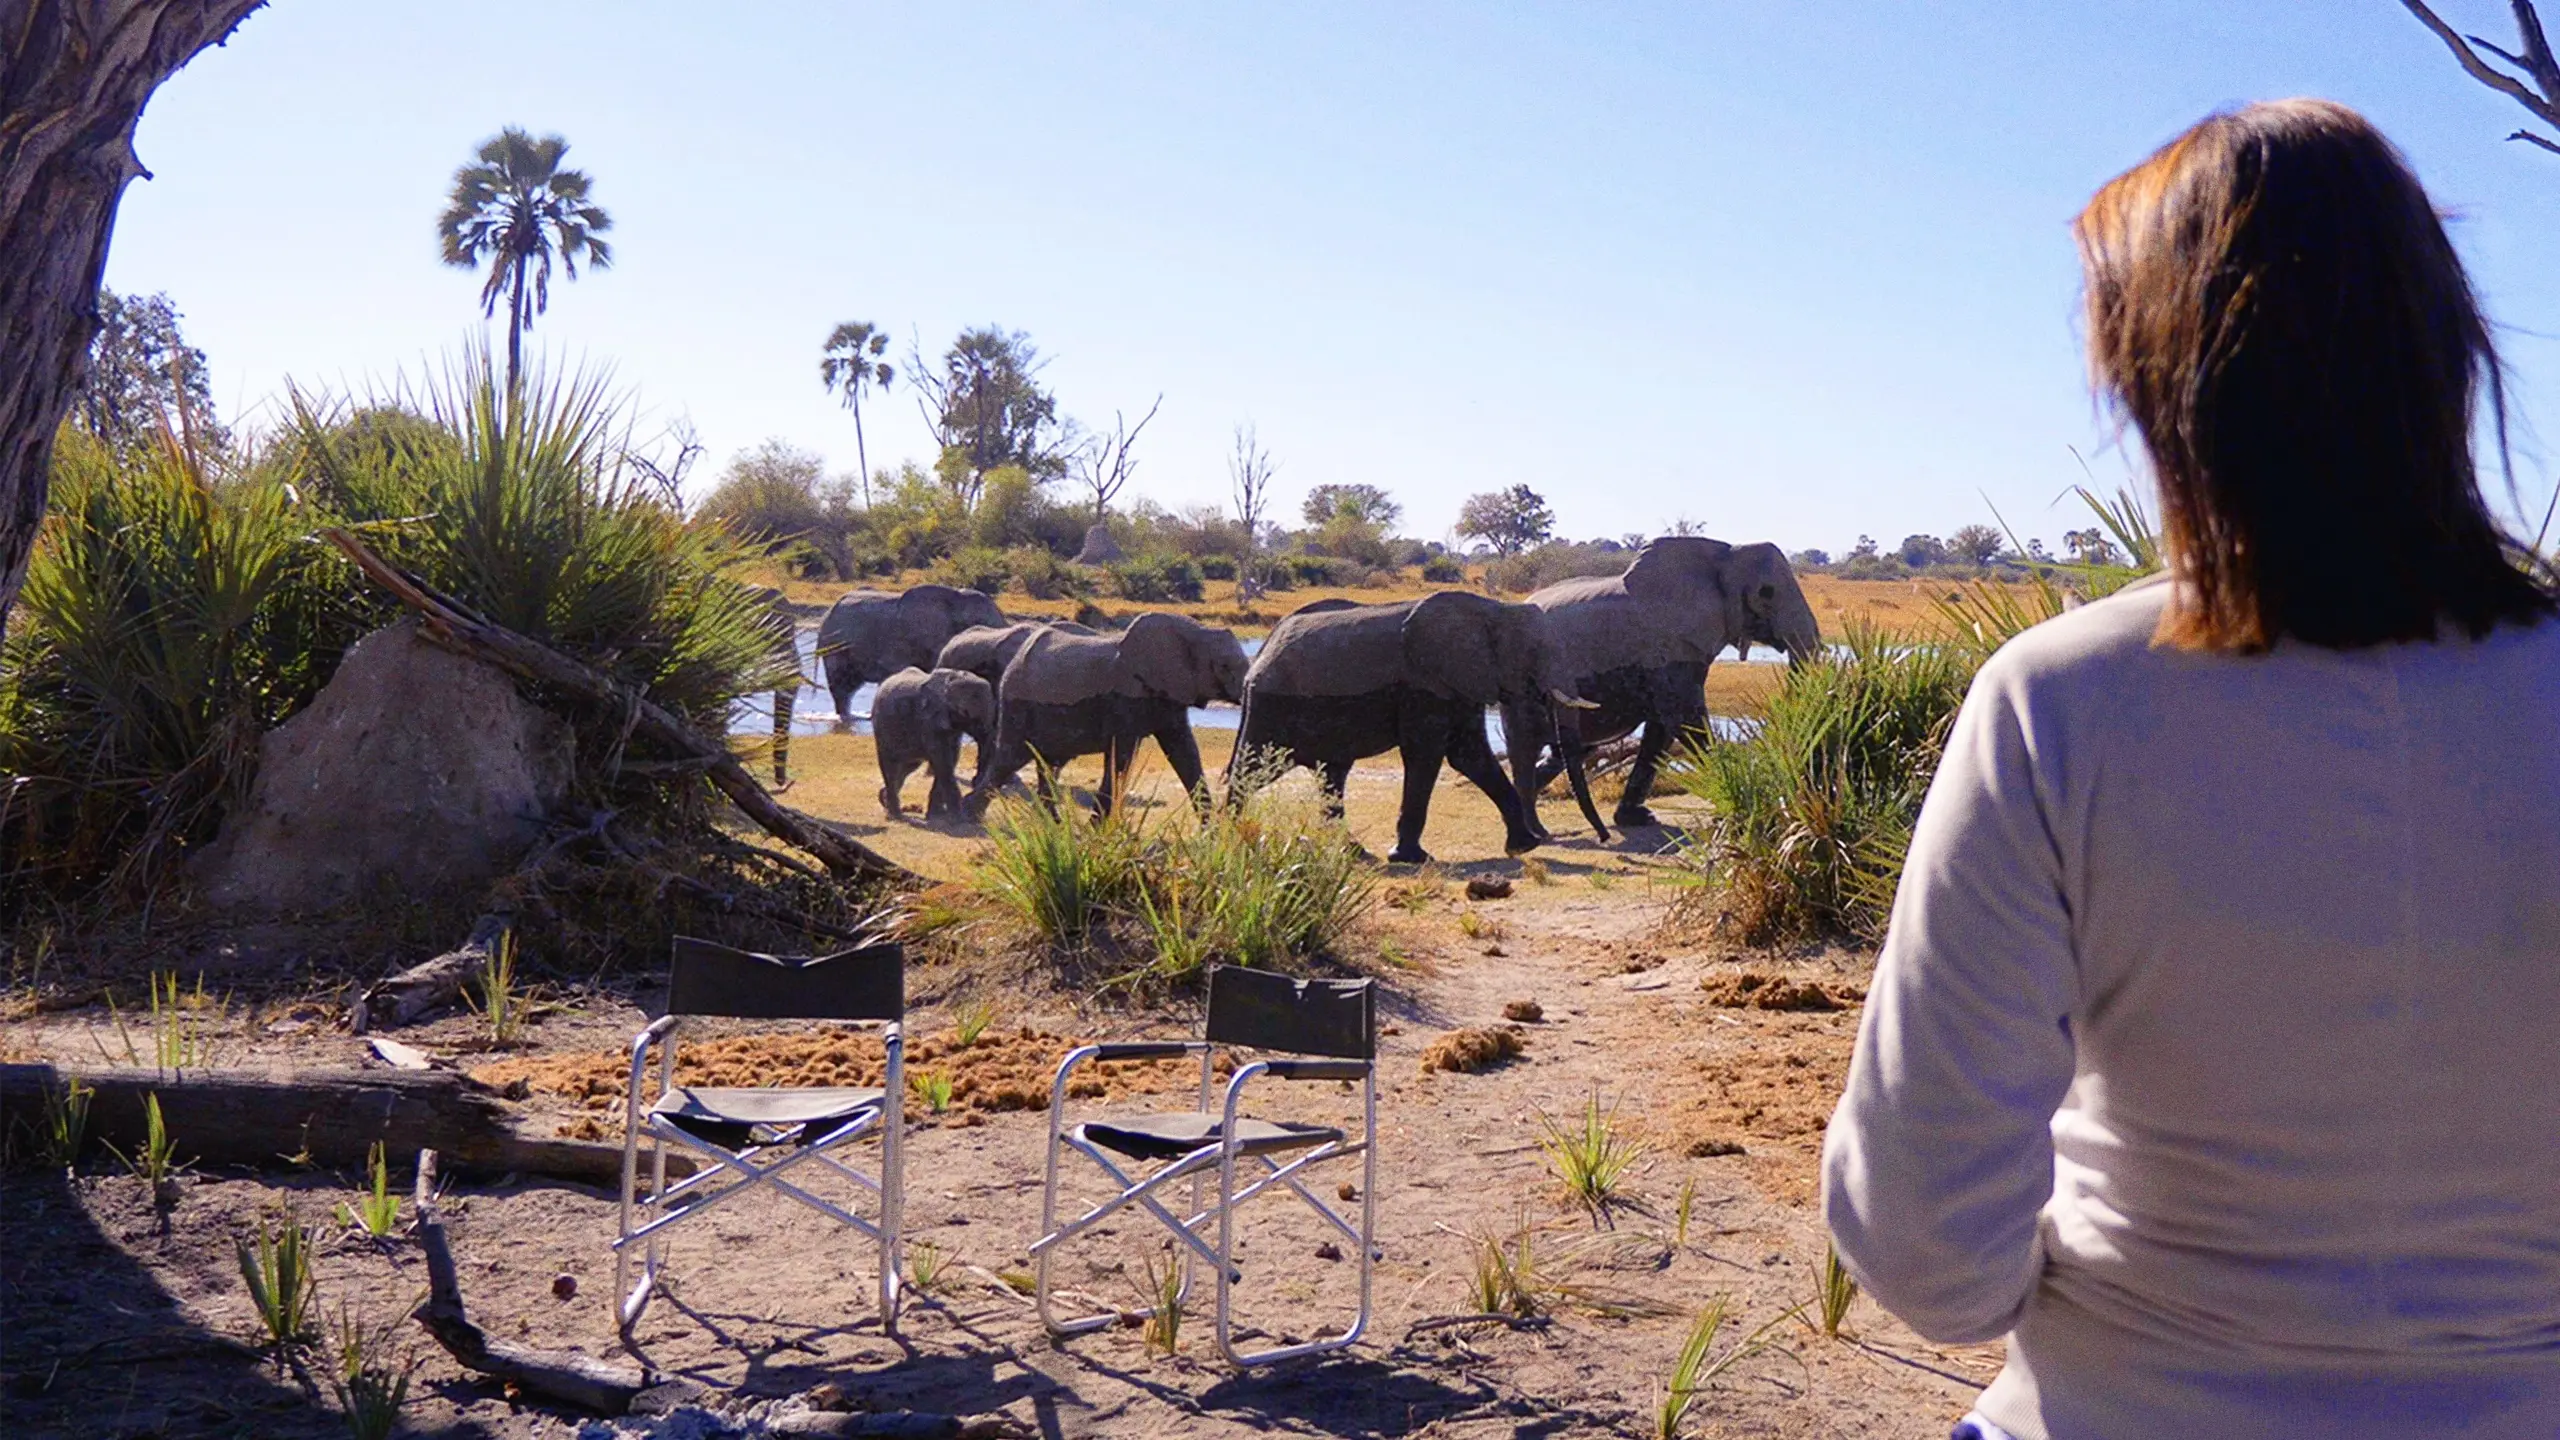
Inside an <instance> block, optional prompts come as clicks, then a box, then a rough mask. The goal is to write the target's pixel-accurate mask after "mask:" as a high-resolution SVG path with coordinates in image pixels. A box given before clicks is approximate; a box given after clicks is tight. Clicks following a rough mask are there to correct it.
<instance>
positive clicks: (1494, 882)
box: [1467, 875, 1511, 900]
mask: <svg viewBox="0 0 2560 1440" xmlns="http://www.w3.org/2000/svg"><path fill="white" fill-rule="evenodd" d="M1467 898H1468V899H1470V900H1508V899H1510V898H1511V881H1510V879H1509V878H1508V877H1506V876H1501V875H1478V876H1476V877H1474V878H1473V879H1470V880H1469V881H1467Z"/></svg>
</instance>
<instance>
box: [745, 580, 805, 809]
mask: <svg viewBox="0 0 2560 1440" xmlns="http://www.w3.org/2000/svg"><path fill="white" fill-rule="evenodd" d="M746 588H747V593H748V594H749V595H751V596H753V597H755V599H756V600H757V601H759V602H761V603H762V604H763V606H764V610H765V613H764V615H763V617H762V618H763V620H764V622H765V624H766V626H767V627H768V629H769V630H770V632H771V634H772V636H773V663H774V664H775V665H776V666H778V667H781V671H782V673H784V674H787V675H788V676H789V677H790V678H788V679H786V680H782V681H781V682H779V683H777V684H776V685H775V686H774V687H773V785H774V788H775V789H777V790H781V789H787V788H788V787H789V786H790V784H791V707H792V706H793V705H795V704H797V703H798V701H799V699H800V618H799V616H798V615H797V614H795V613H794V612H793V611H792V609H791V602H790V601H789V600H787V599H785V598H783V594H782V592H781V591H779V590H776V589H775V588H773V587H772V586H770V585H750V586H748V587H746Z"/></svg>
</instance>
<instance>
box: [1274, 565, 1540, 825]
mask: <svg viewBox="0 0 2560 1440" xmlns="http://www.w3.org/2000/svg"><path fill="white" fill-rule="evenodd" d="M1563 668H1564V667H1563V666H1562V665H1561V664H1560V663H1559V659H1558V657H1557V654H1556V651H1555V646H1554V642H1553V640H1552V639H1551V638H1550V637H1549V635H1548V633H1547V625H1546V613H1545V612H1544V611H1542V610H1540V609H1538V608H1537V607H1536V606H1534V605H1508V604H1504V603H1503V602H1501V601H1499V600H1494V599H1491V598H1489V597H1487V596H1483V595H1478V594H1475V593H1473V592H1471V591H1464V590H1445V591H1442V592H1440V593H1439V594H1436V595H1432V596H1429V597H1428V598H1425V599H1422V600H1409V601H1404V602H1402V603H1399V604H1393V605H1352V604H1347V603H1344V602H1340V601H1320V602H1318V603H1316V604H1313V605H1309V606H1306V607H1304V608H1303V609H1300V610H1297V611H1294V612H1292V613H1291V614H1290V615H1289V616H1287V617H1286V618H1285V619H1283V620H1282V621H1281V622H1280V623H1279V624H1278V625H1277V626H1275V627H1273V629H1272V631H1271V638H1270V639H1268V640H1266V641H1264V642H1263V646H1262V653H1261V654H1259V655H1257V656H1255V657H1254V662H1253V668H1252V670H1251V671H1249V672H1247V674H1246V676H1245V686H1244V692H1245V699H1244V720H1243V724H1242V726H1241V728H1240V729H1239V731H1238V732H1237V735H1236V750H1235V758H1234V759H1232V760H1230V761H1229V762H1228V766H1227V782H1228V784H1227V794H1228V799H1229V802H1230V803H1235V802H1236V801H1238V800H1239V799H1240V798H1241V791H1242V789H1243V788H1244V787H1247V786H1249V785H1250V784H1251V783H1252V782H1253V781H1254V780H1256V779H1260V778H1264V777H1262V776H1260V775H1257V774H1256V773H1255V770H1256V767H1257V766H1259V765H1261V764H1263V763H1264V762H1263V761H1262V760H1260V759H1259V758H1253V759H1249V758H1248V757H1249V756H1252V757H1258V756H1260V755H1268V754H1274V753H1276V754H1278V755H1279V756H1281V757H1283V758H1284V759H1285V761H1286V763H1288V764H1290V765H1305V766H1309V767H1311V768H1313V769H1314V770H1316V771H1317V772H1318V773H1319V774H1320V775H1321V776H1322V777H1323V779H1324V788H1325V793H1326V797H1327V801H1328V803H1329V806H1330V808H1331V810H1332V812H1333V813H1334V814H1335V815H1337V816H1338V815H1340V814H1341V813H1342V790H1343V785H1344V782H1345V781H1347V780H1348V779H1349V778H1350V775H1351V766H1352V763H1353V762H1354V761H1357V760H1360V759H1363V758H1365V757H1367V756H1371V755H1376V754H1380V753H1383V752H1385V751H1387V750H1395V751H1397V752H1399V754H1400V756H1401V758H1402V759H1403V762H1404V804H1403V806H1402V808H1401V809H1400V810H1399V811H1398V812H1397V815H1396V847H1395V849H1394V850H1393V851H1391V852H1389V854H1388V856H1387V858H1388V860H1390V861H1392V862H1395V863H1399V864H1420V863H1422V862H1424V861H1427V860H1429V859H1430V858H1431V857H1430V856H1429V855H1427V854H1425V853H1424V852H1423V849H1422V827H1423V823H1424V821H1426V820H1427V819H1428V818H1429V817H1430V811H1431V791H1432V788H1433V786H1435V785H1436V784H1438V783H1439V779H1440V762H1441V761H1442V760H1443V759H1444V758H1445V759H1446V760H1447V761H1448V762H1449V764H1451V765H1452V766H1454V767H1456V769H1457V771H1458V773H1459V774H1461V775H1464V776H1465V777H1467V779H1468V780H1470V781H1472V782H1474V784H1475V786H1476V788H1477V789H1479V790H1482V791H1483V792H1484V793H1485V795H1486V796H1487V797H1488V798H1490V799H1491V800H1492V801H1493V804H1494V808H1495V809H1497V810H1499V811H1501V812H1502V824H1503V832H1504V840H1503V848H1504V850H1505V851H1506V852H1509V853H1514V854H1516V853H1518V852H1520V851H1523V850H1528V849H1533V848H1535V847H1536V846H1537V844H1538V843H1539V838H1538V836H1537V835H1536V833H1535V832H1533V831H1532V830H1531V829H1530V828H1529V825H1528V822H1527V818H1526V811H1525V810H1524V808H1523V807H1522V805H1521V803H1520V796H1519V792H1518V791H1517V790H1516V789H1514V788H1513V786H1512V784H1511V782H1510V781H1509V780H1508V779H1507V778H1505V777H1504V775H1503V773H1502V767H1501V766H1500V765H1499V764H1498V763H1496V762H1495V760H1494V758H1493V746H1492V744H1491V742H1489V741H1488V740H1487V739H1486V738H1485V732H1484V712H1485V709H1486V707H1487V706H1491V705H1498V704H1505V703H1509V702H1516V701H1525V700H1530V699H1533V698H1534V699H1536V700H1538V701H1540V702H1542V703H1541V704H1540V705H1539V706H1538V707H1537V708H1536V710H1535V711H1534V712H1533V713H1536V714H1541V715H1544V714H1551V713H1553V712H1552V710H1550V709H1548V708H1547V707H1548V706H1549V705H1563V706H1567V707H1571V706H1577V705H1580V704H1582V703H1584V702H1583V701H1582V700H1581V699H1580V698H1579V697H1577V696H1575V695H1573V694H1572V693H1571V692H1570V691H1568V690H1567V689H1566V688H1565V680H1564V678H1563V675H1562V671H1563Z"/></svg>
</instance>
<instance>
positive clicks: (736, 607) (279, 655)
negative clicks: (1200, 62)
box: [0, 353, 790, 892]
mask: <svg viewBox="0 0 2560 1440" xmlns="http://www.w3.org/2000/svg"><path fill="white" fill-rule="evenodd" d="M629 416H630V410H629V408H628V406H627V405H625V404H624V403H622V402H621V401H619V400H618V399H616V398H615V397H613V396H612V395H610V394H609V393H607V391H606V390H605V388H604V387H603V385H602V384H601V383H600V382H599V381H597V380H595V379H593V378H591V377H585V376H569V377H566V378H561V379H549V378H546V377H545V376H543V375H542V374H540V373H539V372H528V373H527V374H526V375H525V376H524V378H523V384H522V388H521V390H520V391H519V392H518V394H517V395H516V398H515V399H514V400H513V401H512V402H510V401H509V400H508V399H507V398H506V395H505V393H504V391H503V390H502V389H501V381H500V379H499V376H498V374H497V372H496V369H495V367H494V366H493V365H492V364H491V362H490V360H489V358H488V357H487V356H486V355H485V354H483V353H474V354H472V355H470V356H468V357H467V358H465V359H464V360H463V361H462V362H460V363H459V364H457V365H456V366H454V367H453V368H452V369H450V370H449V371H447V372H446V373H445V374H444V376H443V377H441V379H440V380H438V381H436V382H433V383H431V384H430V385H428V386H427V387H426V389H425V391H424V393H423V395H422V396H418V397H414V398H413V397H412V396H410V395H408V394H406V393H402V394H398V395H395V396H392V397H390V398H389V399H388V400H379V401H376V402H373V403H369V404H365V405H362V406H357V405H350V404H344V403H331V402H326V401H315V400H312V399H310V398H308V397H303V396H296V397H294V402H293V405H292V416H291V420H290V422H289V424H288V426H287V427H286V429H285V431H284V433H283V434H282V435H281V436H279V437H278V438H277V439H276V441H275V442H274V443H273V444H271V445H270V446H268V447H267V449H266V450H265V451H264V452H263V453H255V452H252V453H247V454H245V455H235V457H234V458H233V459H232V461H231V462H230V464H229V468H227V469H225V468H220V467H217V466H216V465H215V464H214V463H213V462H211V461H209V460H208V459H206V458H205V457H203V456H201V455H196V454H190V453H188V452H187V451H186V450H185V449H183V448H182V447H181V446H180V445H179V444H177V443H176V442H175V441H174V440H171V441H170V442H169V443H167V444H165V445H163V446H162V447H160V448H159V449H157V450H154V451H150V452H148V453H142V454H138V455H118V454H115V453H111V452H109V451H107V450H106V449H104V448H103V447H101V446H99V445H97V444H95V443H94V442H92V441H90V440H88V439H87V438H86V437H84V436H81V435H79V434H77V433H76V432H71V431H66V432H65V433H64V435H63V436H62V439H61V441H60V442H59V444H58V445H57V448H56V451H55V455H56V459H55V462H54V465H55V470H54V479H53V483H54V487H55V488H54V494H55V497H56V503H55V508H54V512H53V513H52V514H51V515H50V516H49V517H48V519H47V521H46V526H45V530H44V532H43V534H42V536H41V537H40V539H39V542H38V546H37V550H36V554H35V557H34V560H33V562H32V564H31V566H30V568H29V572H28V579H27V585H26V590H25V594H24V599H23V601H22V609H21V615H22V616H23V617H24V618H23V620H22V621H21V623H19V624H16V625H14V626H12V627H11V631H10V634H9V636H8V640H7V651H6V654H5V657H0V658H5V663H0V772H6V773H8V774H10V775H13V776H17V777H23V783H21V784H19V785H17V786H15V787H13V788H12V789H11V790H10V791H9V792H8V794H7V797H6V802H5V804H0V866H5V867H6V868H7V870H8V871H9V872H11V874H12V876H13V877H14V878H19V879H31V880H34V881H36V882H38V883H41V884H45V885H47V886H49V887H51V888H54V889H56V890H58V891H69V892H77V891H84V890H87V889H89V888H91V887H93V886H95V885H97V884H98V883H100V882H101V881H113V880H115V879H117V878H119V877H128V876H140V877H145V878H147V877H148V876H149V875H151V874H154V873H157V871H158V870H159V869H160V868H161V867H162V866H163V865H164V864H165V862H166V861H168V860H170V859H172V858H174V857H175V856H176V855H177V854H179V853H181V852H183V851H184V850H185V849H186V848H187V847H189V846H191V845H195V844H197V843H200V842H201V841H203V840H206V839H209V838H210V837H211V836H212V834H213V833H214V832H215V830H216V829H217V828H218V826H219V823H220V819H221V815H222V813H223V811H224V809H225V808H226V806H228V805H229V804H231V803H232V802H234V801H235V800H237V799H238V798H239V797H240V796H241V795H242V794H244V793H245V791H246V787H247V785H248V783H249V781H250V780H251V778H252V777H253V772H254V766H255V762H256V758H257V741H258V737H259V736H260V734H261V733H263V732H264V731H266V730H268V729H270V728H273V727H274V726H276V725H278V724H281V723H282V722H283V721H285V720H286V719H289V718H290V717H291V716H292V715H293V714H294V713H295V712H296V711H298V710H300V709H301V708H302V706H304V705H305V704H307V703H308V702H309V701H310V699H311V698H312V696H313V695H314V694H316V693H317V692H318V691H319V689H320V687H321V686H323V685H325V684H326V683H327V682H328V679H329V677H330V676H331V675H332V674H333V673H335V671H336V668H337V664H338V660H339V657H340V656H341V655H342V654H343V653H344V651H345V650H346V648H347V646H348V645H350V644H352V643H353V642H354V641H355V640H356V639H357V638H358V637H360V636H362V635H363V634H364V633H366V632H367V631H369V630H371V629H373V628H375V627H377V626H379V625H381V624H383V623H384V622H386V621H388V620H390V619H392V618H394V617H395V616H396V615H397V614H398V610H397V607H396V606H395V605H394V604H393V603H392V602H391V601H390V600H389V599H388V598H387V597H385V596H383V595H381V594H380V593H379V592H378V591H377V590H375V589H374V588H373V587H372V586H371V585H370V584H369V583H368V582H366V581H365V580H364V579H363V578H362V577H361V576H360V575H359V574H358V573H357V572H356V571H355V569H354V568H353V567H352V566H350V565H348V564H347V563H345V562H344V561H343V560H342V559H340V558H339V557H338V555H337V554H336V552H335V551H334V550H332V549H331V548H330V547H328V546H326V545H324V544H321V543H319V542H318V541H317V540H316V538H315V536H316V534H317V532H318V531H319V530H321V529H322V528H323V527H325V526H330V525H344V526H348V527H349V528H351V529H353V530H354V531H356V532H357V533H358V534H360V535H362V536H363V537H364V538H365V539H366V541H367V543H369V544H371V545H372V546H373V547H374V548H375V549H376V550H377V551H378V552H379V553H381V554H382V555H383V556H384V557H385V558H386V559H388V560H389V561H390V562H391V563H392V564H394V565H397V566H399V567H401V568H402V569H404V570H407V571H409V572H410V573H411V574H414V575H416V576H417V577H419V578H420V579H421V580H423V581H425V582H426V584H427V585H429V586H430V587H432V588H434V589H435V590H438V591H440V592H442V593H443V594H445V595H447V596H449V597H451V598H452V599H454V600H456V601H458V602H460V603H461V604H462V605H464V606H466V607H468V608H470V609H472V610H475V611H477V612H479V613H480V614H481V615H483V616H485V617H486V618H488V619H490V620H494V621H496V622H497V623H499V624H502V625H505V626H507V627H509V628H510V629H514V630H517V631H519V632H521V633H523V634H526V635H529V636H532V637H533V638H535V639H537V640H540V641H543V642H544V643H547V644H549V645H552V646H554V647H556V648H558V649H560V650H562V651H564V652H566V653H568V654H571V655H574V656H576V657H578V658H579V659H582V660H584V661H586V662H587V663H588V664H590V665H593V666H595V667H596V668H598V669H601V670H603V671H605V672H606V673H608V674H611V675H612V676H614V678H616V679H617V680H620V681H621V682H622V683H624V684H625V685H627V686H629V687H631V688H632V689H634V690H637V691H640V692H641V693H644V694H646V695H648V696H649V697H650V698H651V699H652V700H653V701H655V702H656V703H658V704H659V705H662V706H664V707H666V708H667V709H669V710H672V711H675V712H676V713H678V714H679V715H681V716H683V717H684V718H685V719H687V720H689V721H690V722H692V723H693V724H694V725H695V726H696V727H697V728H701V729H705V730H709V731H712V732H713V733H718V732H719V731H720V730H722V729H724V728H725V722H726V716H727V711H728V707H729V705H730V702H731V701H732V700H733V699H735V698H736V697H738V696H740V695H744V694H749V693H753V692H756V691H760V690H766V689H770V688H772V687H773V686H774V684H776V683H777V682H778V681H780V680H782V679H783V678H784V677H785V675H786V673H787V671H786V668H785V667H786V666H788V665H789V664H790V662H789V661H787V660H785V659H784V658H783V657H781V656H780V655H779V654H777V653H776V652H775V650H774V647H773V645H772V641H771V632H770V631H769V630H768V629H767V628H766V622H765V619H764V615H765V611H764V609H763V602H762V601H761V600H759V599H758V598H757V597H756V596H755V595H754V594H753V593H752V592H750V591H749V590H748V589H747V588H746V587H745V586H743V585H742V584H740V583H739V582H738V581H737V580H735V579H734V578H732V576H731V574H730V571H731V569H732V567H733V566H734V565H735V564H736V563H738V562H739V561H741V560H743V559H745V558H747V554H748V552H747V550H746V548H745V547H744V546H743V545H742V544H741V542H739V541H738V540H737V539H736V538H734V537H733V536H732V535H731V534H730V533H729V532H728V531H727V530H726V529H725V528H724V527H722V526H719V525H717V524H708V523H706V524H689V523H687V522H686V521H685V519H684V518H683V517H682V516H681V515H680V514H679V513H678V512H677V511H676V510H675V509H674V508H672V506H671V505H670V504H669V503H668V501H667V499H666V498H665V496H664V495H663V492H662V491H661V490H660V489H659V488H658V487H657V485H656V483H655V481H654V480H652V479H650V478H649V477H648V475H647V474H646V472H645V471H644V470H642V469H641V468H640V467H638V466H636V465H634V464H633V463H632V459H631V457H632V455H633V453H634V446H633V444H632V440H631V434H630V426H629ZM583 723H584V724H585V725H586V727H587V728H586V732H585V733H582V734H581V737H580V738H581V741H582V743H581V744H580V745H579V746H578V747H577V751H576V753H577V754H578V756H579V763H580V766H581V774H580V775H579V777H578V779H579V785H580V788H581V789H582V790H583V791H585V792H586V793H587V794H589V795H590V796H591V797H593V798H597V799H605V800H610V801H611V802H612V803H616V804H623V803H631V802H654V801H657V800H660V799H663V798H665V797H668V796H676V797H683V796H687V795H695V794H698V793H699V790H698V787H696V788H691V789H688V788H686V787H681V786H680V787H673V788H670V787H666V786H663V785H662V784H660V783H659V782H657V781H654V780H650V779H647V778H643V777H642V776H641V775H640V774H639V773H637V772H633V771H630V770H626V769H625V768H623V766H622V765H621V763H620V762H621V760H622V759H623V758H624V757H623V755H622V743H621V735H620V728H619V727H618V726H615V725H612V724H611V723H610V722H609V721H607V720H605V719H604V718H602V717H589V718H588V719H587V720H586V721H584V722H583ZM588 742H591V743H588ZM630 758H638V757H630Z"/></svg>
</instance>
